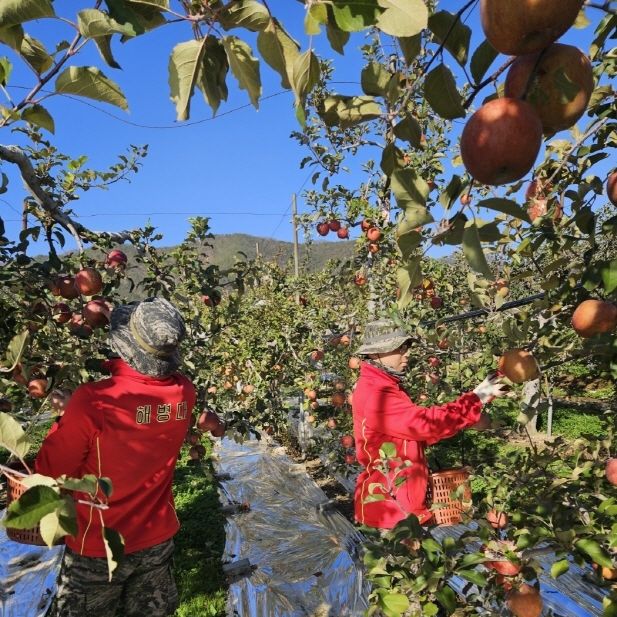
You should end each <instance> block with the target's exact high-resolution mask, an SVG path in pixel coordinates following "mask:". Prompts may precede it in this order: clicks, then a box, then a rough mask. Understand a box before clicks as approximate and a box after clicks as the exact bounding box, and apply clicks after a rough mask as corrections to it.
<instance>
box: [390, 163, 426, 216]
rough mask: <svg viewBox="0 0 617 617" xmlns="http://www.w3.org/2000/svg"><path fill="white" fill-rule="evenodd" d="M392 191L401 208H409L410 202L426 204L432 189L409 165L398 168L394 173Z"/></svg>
mask: <svg viewBox="0 0 617 617" xmlns="http://www.w3.org/2000/svg"><path fill="white" fill-rule="evenodd" d="M392 191H393V192H394V196H395V197H396V203H397V204H398V206H399V207H400V208H401V209H407V207H408V205H410V204H416V205H420V206H424V205H425V204H426V198H427V197H428V194H429V191H430V189H429V186H428V184H427V183H426V182H425V181H424V179H423V178H420V177H419V176H418V175H417V174H416V172H415V170H414V169H412V168H411V167H407V168H405V169H396V170H395V171H394V173H393V174H392Z"/></svg>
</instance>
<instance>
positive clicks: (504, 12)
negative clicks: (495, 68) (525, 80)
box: [480, 0, 584, 56]
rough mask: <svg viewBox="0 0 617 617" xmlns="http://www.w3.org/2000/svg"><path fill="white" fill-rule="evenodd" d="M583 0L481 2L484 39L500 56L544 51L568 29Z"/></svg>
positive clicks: (492, 0)
mask: <svg viewBox="0 0 617 617" xmlns="http://www.w3.org/2000/svg"><path fill="white" fill-rule="evenodd" d="M583 3H584V0H541V1H540V2H539V1H538V0H481V2H480V18H481V20H482V28H483V30H484V34H485V35H486V38H487V39H488V40H489V42H490V43H491V45H492V46H493V47H494V48H495V49H496V50H497V51H499V52H501V53H502V54H506V55H508V56H521V55H522V54H531V53H535V52H537V51H541V50H542V49H545V48H546V47H547V46H548V45H550V44H551V43H553V42H554V41H556V40H557V39H558V38H559V37H560V36H561V35H562V34H563V33H564V32H566V30H568V29H569V28H570V26H572V24H573V23H574V20H575V19H576V17H577V15H578V13H579V11H580V10H581V8H582V6H583Z"/></svg>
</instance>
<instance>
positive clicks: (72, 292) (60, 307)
mask: <svg viewBox="0 0 617 617" xmlns="http://www.w3.org/2000/svg"><path fill="white" fill-rule="evenodd" d="M126 263H127V256H126V254H125V253H123V252H122V251H120V250H118V249H114V250H113V251H110V252H109V253H108V254H107V256H106V258H105V266H106V267H108V268H111V269H113V270H123V269H124V268H125V267H126ZM102 289H103V277H102V276H101V273H100V272H99V271H98V270H97V269H96V268H92V267H86V268H82V269H81V270H79V272H77V273H76V274H75V275H70V274H60V275H58V276H57V277H56V278H55V279H53V280H52V281H51V282H50V290H51V293H52V295H54V296H59V297H61V298H63V299H65V300H75V299H77V298H80V297H82V296H86V297H89V298H90V299H89V300H88V301H87V302H86V303H85V304H84V305H83V306H82V307H81V310H79V311H74V310H73V309H72V308H71V307H70V305H69V304H67V303H66V302H57V303H55V304H54V305H53V306H52V308H51V317H52V319H53V320H54V321H55V322H56V323H58V324H68V327H69V330H70V331H71V332H72V333H73V334H74V335H75V336H78V337H80V338H87V337H89V336H90V335H91V334H92V332H93V330H94V329H95V328H103V327H105V326H106V325H107V324H108V323H109V317H110V315H111V311H112V308H113V306H112V305H111V303H110V302H109V301H108V300H107V299H105V298H103V297H101V296H99V295H98V294H100V293H101V291H102Z"/></svg>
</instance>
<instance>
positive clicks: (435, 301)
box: [431, 296, 443, 310]
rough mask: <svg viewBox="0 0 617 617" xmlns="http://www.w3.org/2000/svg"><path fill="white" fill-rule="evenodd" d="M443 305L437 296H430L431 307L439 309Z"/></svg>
mask: <svg viewBox="0 0 617 617" xmlns="http://www.w3.org/2000/svg"><path fill="white" fill-rule="evenodd" d="M442 306H443V300H442V299H441V298H440V297H439V296H434V297H432V298H431V308H434V309H435V310H437V309H440V308H441V307H442Z"/></svg>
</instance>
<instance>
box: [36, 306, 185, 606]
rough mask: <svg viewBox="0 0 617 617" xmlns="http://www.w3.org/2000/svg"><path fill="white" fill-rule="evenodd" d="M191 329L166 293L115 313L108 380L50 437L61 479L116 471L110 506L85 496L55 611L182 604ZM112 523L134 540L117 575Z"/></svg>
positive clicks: (89, 387) (44, 467)
mask: <svg viewBox="0 0 617 617" xmlns="http://www.w3.org/2000/svg"><path fill="white" fill-rule="evenodd" d="M184 334H185V327H184V322H183V320H182V317H181V315H180V313H179V312H178V311H177V310H176V308H175V307H174V306H173V305H172V304H170V303H169V302H167V300H164V299H161V298H149V299H147V300H144V301H142V302H139V303H134V304H128V305H122V306H118V307H117V308H115V309H114V310H113V312H112V314H111V327H110V346H111V348H112V350H113V351H114V352H115V353H116V354H117V355H118V356H119V357H118V358H116V359H112V360H109V361H107V362H106V363H105V365H106V366H105V368H106V369H107V371H108V372H110V373H111V376H110V377H109V378H107V379H102V380H101V381H98V382H92V383H86V384H83V385H81V386H79V387H78V388H77V389H76V390H75V392H74V394H73V395H72V396H71V398H70V400H69V401H68V404H67V406H66V409H65V412H64V415H63V416H62V417H61V418H60V420H59V421H58V423H57V424H56V425H54V426H53V427H52V429H51V430H50V432H49V434H48V435H47V437H46V438H45V440H44V441H43V445H42V447H41V450H40V452H39V454H38V456H37V459H36V464H35V465H36V471H37V472H39V473H41V474H45V475H48V476H52V477H54V478H56V477H59V476H60V475H62V474H66V475H67V476H69V477H73V478H81V477H82V476H84V475H86V474H93V475H95V476H97V477H108V478H110V479H111V481H112V485H113V492H112V494H111V495H110V496H109V497H108V498H106V497H105V495H104V494H103V493H102V492H100V494H99V495H97V497H100V499H101V501H103V502H107V503H106V505H107V506H108V508H107V509H99V508H97V507H96V505H95V504H92V503H90V500H89V498H88V496H87V495H84V496H83V497H85V498H84V499H81V501H78V502H77V504H76V508H77V523H78V531H77V534H76V535H75V536H67V538H66V551H65V554H64V559H63V563H62V568H61V572H60V577H59V582H58V593H57V597H56V599H55V601H54V607H53V609H52V612H51V614H52V615H54V616H57V617H113V616H114V615H116V610H117V608H118V606H121V607H122V615H123V617H137V616H138V615H139V616H143V615H148V617H167V616H168V615H171V614H173V613H174V611H175V609H176V607H177V590H176V586H175V582H174V579H173V573H172V570H171V565H172V557H173V551H174V545H173V539H172V538H173V536H174V535H175V534H176V532H177V531H178V528H179V523H178V519H177V517H176V512H175V509H174V502H173V496H172V491H171V486H172V479H173V473H174V468H175V465H176V461H177V459H178V453H179V451H180V448H181V446H182V443H183V440H184V438H185V436H186V433H187V430H188V429H189V426H190V424H191V418H192V414H191V412H192V410H193V406H194V405H195V388H194V387H193V385H192V384H191V382H190V381H189V380H188V379H187V378H186V377H185V376H184V375H182V374H180V373H179V372H177V369H178V367H179V365H180V354H179V348H178V345H179V343H180V340H181V339H182V337H183V336H184ZM104 528H108V529H113V530H115V531H117V532H118V533H120V534H121V536H122V538H123V540H124V557H123V559H122V560H121V561H120V563H119V565H118V567H117V568H116V570H115V571H114V572H113V578H112V580H111V582H109V574H108V569H107V560H106V558H105V554H106V549H105V543H104V538H103V532H104Z"/></svg>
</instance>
